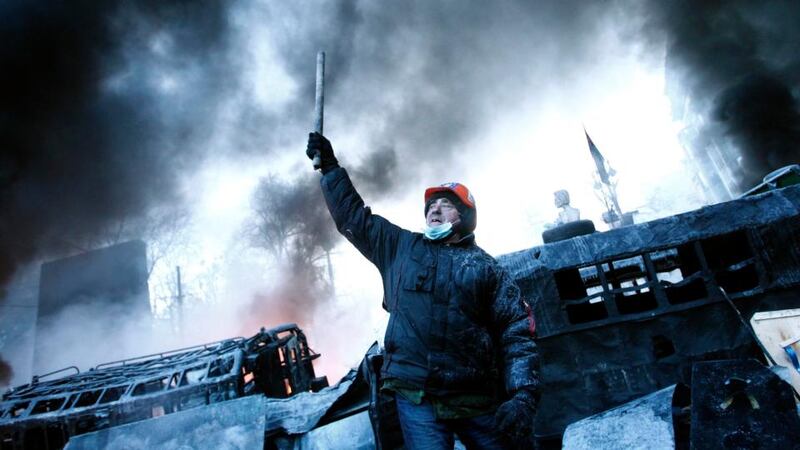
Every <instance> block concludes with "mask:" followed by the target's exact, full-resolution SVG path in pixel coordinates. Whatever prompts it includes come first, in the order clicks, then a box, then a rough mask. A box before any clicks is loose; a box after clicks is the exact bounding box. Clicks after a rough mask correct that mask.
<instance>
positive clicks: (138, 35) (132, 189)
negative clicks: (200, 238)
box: [0, 0, 233, 284]
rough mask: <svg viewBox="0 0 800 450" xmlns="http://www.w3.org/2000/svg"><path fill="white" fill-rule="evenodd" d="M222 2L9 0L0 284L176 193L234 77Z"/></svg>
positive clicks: (0, 26) (0, 57) (3, 59)
mask: <svg viewBox="0 0 800 450" xmlns="http://www.w3.org/2000/svg"><path fill="white" fill-rule="evenodd" d="M223 4H224V3H223V2H204V3H202V4H200V3H191V2H180V1H174V2H164V1H138V2H124V1H113V2H112V1H104V2H94V1H71V2H28V1H22V0H20V1H7V2H4V4H3V6H2V7H0V14H1V15H0V17H2V19H0V42H3V44H2V45H1V46H0V67H2V68H3V69H2V70H1V71H0V99H2V100H0V136H2V138H1V139H2V145H1V147H2V149H1V150H0V211H2V215H0V284H2V283H4V282H5V281H7V280H8V278H9V277H10V276H11V275H12V274H13V272H14V270H15V268H16V267H17V266H18V264H20V263H21V262H25V261H28V260H30V259H32V258H35V257H37V256H44V255H47V254H51V253H55V252H62V251H64V250H66V249H72V250H74V248H75V247H80V240H81V239H83V238H84V237H86V236H91V235H92V234H94V233H98V232H100V231H101V230H103V229H104V228H105V227H108V226H109V225H111V224H113V223H115V222H118V221H120V220H125V219H126V218H131V217H133V218H135V217H138V216H141V215H143V214H145V213H146V212H147V211H148V210H149V209H150V208H151V207H153V206H156V205H160V204H169V202H174V201H175V200H176V199H177V197H176V191H175V187H176V178H177V176H178V174H180V173H181V172H182V171H183V170H185V169H187V168H191V167H194V165H195V164H196V163H197V162H198V161H199V160H201V158H202V156H203V153H202V150H203V149H202V148H201V147H199V145H198V142H202V141H203V140H204V139H207V133H208V130H209V128H210V127H209V121H211V120H213V117H214V114H213V113H214V110H215V108H216V106H217V103H218V101H219V99H220V98H221V97H222V96H224V95H225V93H226V92H228V91H229V90H230V89H231V88H232V87H233V86H231V84H230V80H228V79H226V77H224V76H223V75H224V73H225V72H226V71H228V70H231V67H229V66H230V64H229V62H228V61H226V60H225V52H224V51H223V50H225V45H226V40H225V39H226V36H227V28H228V24H227V20H226V15H225V10H224V8H223Z"/></svg>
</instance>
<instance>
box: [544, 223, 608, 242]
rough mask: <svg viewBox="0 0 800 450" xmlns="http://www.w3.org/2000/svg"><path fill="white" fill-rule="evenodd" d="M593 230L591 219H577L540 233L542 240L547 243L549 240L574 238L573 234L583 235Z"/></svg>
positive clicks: (556, 240)
mask: <svg viewBox="0 0 800 450" xmlns="http://www.w3.org/2000/svg"><path fill="white" fill-rule="evenodd" d="M594 232H595V228H594V222H592V221H591V220H577V221H575V222H568V223H565V224H564V225H559V226H557V227H555V228H551V229H549V230H545V231H544V233H542V240H544V243H545V244H549V243H551V242H558V241H563V240H565V239H569V238H574V237H575V236H583V235H585V234H592V233H594Z"/></svg>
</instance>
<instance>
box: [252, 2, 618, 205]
mask: <svg viewBox="0 0 800 450" xmlns="http://www.w3.org/2000/svg"><path fill="white" fill-rule="evenodd" d="M296 5H297V6H294V7H286V6H285V5H281V6H275V7H272V8H270V9H268V11H267V13H266V18H265V19H264V21H265V22H267V23H270V24H272V27H273V28H274V29H275V30H276V33H279V34H280V36H281V39H280V41H279V42H280V43H281V46H280V47H279V52H280V54H281V56H282V58H283V59H284V61H285V64H286V67H287V70H288V71H289V73H290V74H291V76H292V77H293V78H295V79H296V80H298V81H299V83H298V85H299V86H300V87H301V88H302V89H304V92H301V93H300V94H299V95H298V101H299V103H297V104H296V105H294V106H293V107H292V108H290V112H291V113H292V114H294V111H295V110H300V109H303V108H305V110H306V111H307V114H308V116H307V121H306V122H307V123H309V124H310V123H311V122H310V110H309V107H308V105H309V104H310V99H313V96H314V92H313V89H314V79H313V77H314V72H313V55H315V54H316V52H317V50H319V49H323V50H325V51H326V52H327V74H326V75H327V76H326V83H327V86H328V88H327V91H326V115H327V116H326V119H325V120H326V122H325V123H326V129H325V134H326V135H328V137H330V138H331V140H332V141H333V145H334V149H336V150H337V153H339V154H341V155H345V156H346V155H347V154H348V152H352V151H355V150H358V151H361V152H363V150H365V149H366V151H367V153H369V154H371V155H373V156H370V157H368V159H369V161H364V162H363V164H364V167H363V168H358V172H360V173H361V174H363V175H365V176H366V178H368V179H375V176H382V178H383V179H382V180H381V182H380V183H369V185H368V186H364V187H363V189H362V190H363V191H364V193H366V194H367V197H368V199H371V200H374V199H375V198H376V196H379V195H386V194H392V193H396V192H403V193H405V191H404V190H403V188H405V187H406V186H407V185H409V184H411V183H413V182H416V181H419V178H420V177H426V178H428V177H432V178H433V179H434V180H439V178H436V175H435V172H436V171H437V170H438V169H441V168H442V167H443V166H448V165H455V166H457V167H464V166H467V165H469V164H470V163H471V160H470V158H469V157H468V151H467V150H466V149H465V145H466V144H467V143H468V142H470V140H472V139H474V138H475V137H476V136H480V135H482V134H483V133H485V132H486V131H487V130H489V129H491V127H492V125H493V124H494V123H495V121H496V119H497V117H498V116H502V115H504V114H508V113H509V112H510V111H514V110H517V109H519V108H520V107H522V106H526V105H530V104H535V103H536V102H538V101H540V98H539V97H540V96H542V94H543V93H544V91H545V90H546V89H548V87H549V86H550V85H552V84H557V83H558V82H559V81H560V80H561V79H563V77H565V76H567V74H568V73H571V72H572V71H574V70H578V69H581V68H585V67H587V66H589V65H591V64H592V63H593V61H596V56H595V54H594V53H593V51H594V50H593V48H592V46H593V44H594V43H595V42H596V36H597V34H599V33H600V32H601V30H603V29H605V28H607V27H608V25H609V22H608V20H609V14H608V12H609V11H611V10H613V9H615V7H614V6H607V5H598V4H593V3H587V2H556V1H552V2H528V1H504V2H499V3H494V2H479V1H465V2H429V1H411V2H402V3H392V2H389V3H380V4H378V3H374V2H367V1H360V2H359V1H339V2H326V3H324V4H319V5H318V4H315V5H314V6H313V7H311V8H309V7H308V5H304V4H303V3H297V4H296ZM278 19H282V20H278ZM283 24H286V25H283ZM298 24H299V25H300V26H297V25H298ZM303 102H305V103H303ZM520 133H521V134H522V133H524V130H520ZM349 134H358V135H359V136H362V140H361V141H360V142H357V143H355V145H356V146H358V148H357V149H353V148H347V147H345V146H342V145H341V141H340V140H338V139H337V138H338V137H340V136H347V135H349ZM376 153H378V154H385V155H383V156H374V155H375V154H376ZM381 162H383V163H385V164H386V166H385V167H383V166H377V165H376V163H381ZM348 168H349V169H356V167H354V166H353V165H348ZM384 169H385V170H384ZM350 171H351V173H353V172H354V170H350ZM431 173H433V174H434V175H433V176H432V175H431ZM439 181H444V180H439ZM373 189H377V190H373Z"/></svg>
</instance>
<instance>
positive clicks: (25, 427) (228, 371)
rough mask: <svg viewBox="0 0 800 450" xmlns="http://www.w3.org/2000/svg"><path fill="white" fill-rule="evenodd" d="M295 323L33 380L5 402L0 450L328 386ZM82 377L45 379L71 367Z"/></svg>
mask: <svg viewBox="0 0 800 450" xmlns="http://www.w3.org/2000/svg"><path fill="white" fill-rule="evenodd" d="M319 356H320V355H319V354H317V353H314V352H313V351H312V350H311V349H310V348H309V347H308V343H307V341H306V338H305V335H304V334H303V332H302V331H301V330H300V329H299V328H298V327H297V325H295V324H286V325H282V326H280V327H277V328H273V329H270V330H266V329H263V328H262V329H261V331H259V332H258V333H257V334H256V335H254V336H252V337H250V338H247V339H245V338H241V337H237V338H233V339H227V340H224V341H218V342H213V343H210V344H205V345H200V346H196V347H190V348H184V349H179V350H174V351H170V352H164V353H158V354H154V355H148V356H143V357H138V358H132V359H126V360H122V361H116V362H111V363H105V364H101V365H98V366H97V367H95V368H94V369H91V370H89V371H87V372H83V373H80V372H78V369H77V368H74V367H73V368H67V369H62V370H60V371H57V372H53V373H50V374H46V375H43V376H38V377H34V378H33V380H32V381H31V383H29V384H26V385H23V386H19V387H16V388H14V389H12V390H10V391H8V392H7V393H5V394H4V395H3V398H2V402H0V449H2V450H19V449H26V450H27V449H48V450H51V449H60V448H62V447H63V446H64V445H65V444H66V442H67V440H68V439H69V437H70V436H75V435H78V434H82V433H87V432H90V431H95V430H99V429H103V428H108V427H113V426H117V425H122V424H125V423H131V422H136V421H139V420H144V419H149V418H152V417H157V416H161V415H164V414H170V413H173V412H176V411H182V410H185V409H189V408H193V407H197V406H201V405H206V404H210V403H216V402H221V401H225V400H229V399H233V398H237V397H241V396H244V395H250V394H264V395H268V396H271V397H288V396H291V395H293V394H295V393H298V392H303V391H309V390H312V389H314V390H317V389H319V388H321V387H324V386H326V385H327V379H326V378H325V377H319V378H317V377H315V375H314V368H313V366H312V363H311V362H312V361H313V360H314V359H316V358H318V357H319ZM69 369H73V370H75V371H76V372H77V373H75V374H72V375H68V376H64V377H61V378H58V379H53V380H49V381H44V379H45V378H47V377H50V376H52V375H56V374H58V373H60V372H63V371H65V370H69Z"/></svg>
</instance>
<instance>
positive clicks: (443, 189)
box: [425, 182, 478, 234]
mask: <svg viewBox="0 0 800 450" xmlns="http://www.w3.org/2000/svg"><path fill="white" fill-rule="evenodd" d="M439 197H448V198H450V199H451V200H455V201H454V202H453V203H454V204H455V205H456V208H457V209H458V212H459V214H460V215H461V228H462V229H461V230H460V231H461V232H462V234H466V233H472V232H473V231H475V226H476V225H477V222H478V210H477V208H476V206H475V198H474V197H472V193H471V192H470V191H469V189H468V188H467V187H466V186H464V185H463V184H461V183H454V182H450V183H443V184H440V185H439V186H434V187H429V188H428V189H425V215H426V216H427V215H428V208H429V207H430V204H431V201H432V200H435V199H437V198H439Z"/></svg>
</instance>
